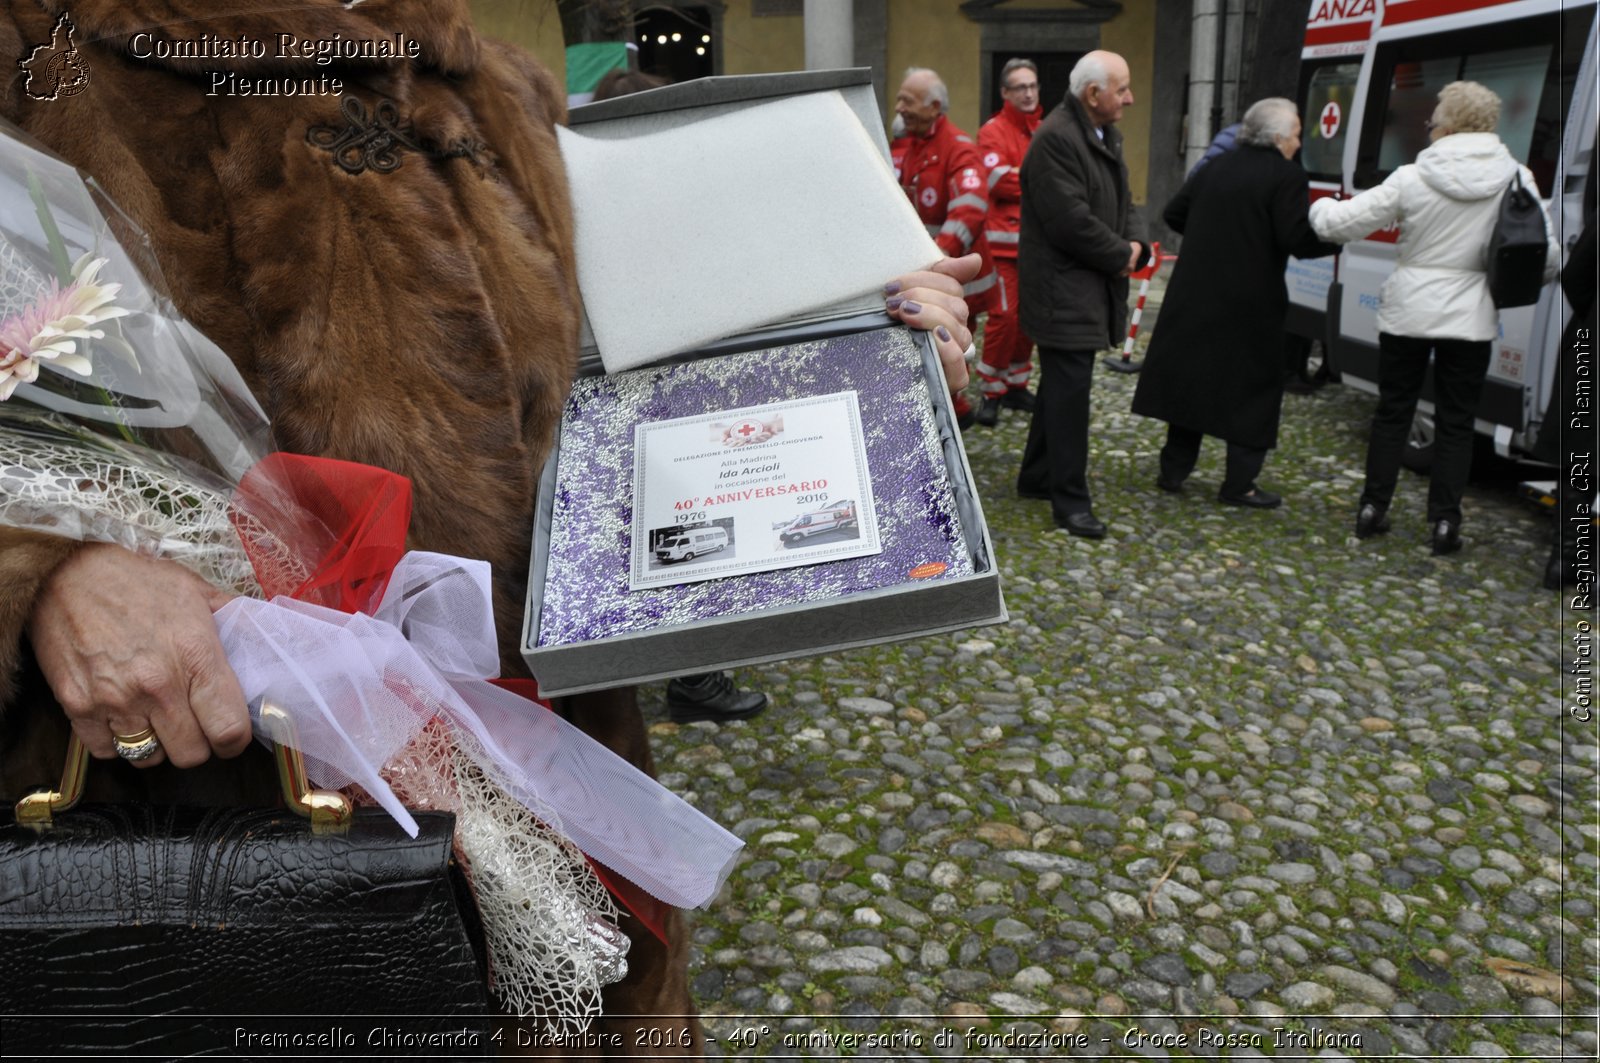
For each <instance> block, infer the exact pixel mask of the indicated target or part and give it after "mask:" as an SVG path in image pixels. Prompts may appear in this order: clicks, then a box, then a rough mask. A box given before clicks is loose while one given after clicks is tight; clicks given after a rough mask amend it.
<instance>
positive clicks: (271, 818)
mask: <svg viewBox="0 0 1600 1063" xmlns="http://www.w3.org/2000/svg"><path fill="white" fill-rule="evenodd" d="M263 718H264V719H267V720H268V721H269V725H270V726H273V727H275V728H277V730H276V731H275V732H274V733H275V735H278V736H281V737H287V734H285V732H284V730H283V728H284V727H285V726H286V724H285V722H284V721H285V720H286V717H284V716H283V715H282V714H281V712H279V710H276V709H274V708H272V707H270V706H269V707H268V708H266V709H265V710H263ZM277 756H278V764H279V770H280V777H281V778H282V780H283V782H284V791H285V797H286V800H287V803H288V804H289V806H290V809H292V810H293V811H290V810H286V809H256V810H249V809H197V808H184V807H159V806H150V805H98V806H95V805H90V806H85V807H83V808H77V809H72V806H73V805H74V804H75V803H76V801H77V797H78V795H79V794H80V793H81V792H82V783H83V774H84V771H85V770H86V767H87V760H88V758H87V754H86V753H85V751H84V750H83V749H82V747H81V745H79V743H78V742H77V739H76V738H74V739H73V740H72V748H71V749H70V750H69V753H68V756H67V767H66V770H65V771H64V773H63V776H62V783H61V789H60V790H59V791H55V792H48V793H43V794H33V795H30V796H29V797H26V798H24V799H23V800H22V801H21V802H18V805H17V808H16V812H15V814H14V815H13V817H12V818H11V819H10V820H9V821H5V822H3V823H0V1046H3V1050H4V1052H5V1054H6V1055H7V1056H18V1055H54V1056H63V1055H66V1056H73V1055H84V1056H90V1055H104V1054H107V1053H118V1052H121V1053H127V1054H133V1055H139V1056H142V1057H145V1058H151V1057H152V1056H155V1057H157V1058H159V1057H163V1056H169V1055H170V1056H189V1055H230V1056H234V1057H236V1058H237V1057H240V1056H250V1055H261V1056H268V1055H272V1056H282V1055H300V1056H326V1057H328V1058H343V1057H348V1056H356V1055H367V1056H371V1055H374V1054H376V1055H378V1056H385V1055H392V1056H395V1057H398V1056H402V1055H405V1056H410V1055H419V1054H428V1053H429V1052H430V1051H434V1050H437V1051H438V1052H439V1053H441V1054H445V1055H452V1056H473V1055H482V1054H485V1053H488V1052H492V1046H489V1045H488V1020H487V1018H486V1015H487V1013H488V1012H489V1002H488V999H487V994H486V985H487V980H486V977H485V969H484V964H483V961H482V958H481V956H480V954H479V952H478V950H477V948H476V947H475V942H476V941H478V940H481V935H479V934H478V933H477V930H478V927H477V909H476V906H475V905H474V904H473V901H472V898H471V895H470V892H469V891H467V889H466V888H465V883H464V880H463V877H462V876H461V874H460V872H459V869H457V868H456V867H455V865H454V864H453V863H452V861H451V855H450V854H451V836H452V833H453V830H454V824H455V818H454V816H452V815H450V814H449V813H446V812H419V813H416V819H417V823H418V825H419V827H420V831H419V833H418V835H417V837H416V838H414V839H413V838H410V837H408V836H407V835H406V833H405V832H404V831H403V830H401V829H400V827H399V825H398V824H396V823H395V822H394V821H393V820H392V819H391V818H390V817H389V815H388V814H387V813H385V812H383V811H381V810H378V809H362V810H352V809H351V808H350V805H349V803H348V801H347V800H346V799H345V798H344V797H343V796H342V795H340V794H336V793H328V792H324V791H312V790H310V789H309V788H308V787H307V786H306V784H305V771H304V766H303V764H302V763H301V761H300V757H299V754H298V753H297V752H296V751H295V750H294V749H293V748H291V747H290V746H288V745H285V744H280V745H279V746H278V752H277ZM68 809H72V811H70V813H68V812H67V810H68ZM64 813H65V814H64ZM297 813H298V815H297ZM386 1048H387V1049H390V1050H392V1051H389V1052H386V1051H385V1049H386Z"/></svg>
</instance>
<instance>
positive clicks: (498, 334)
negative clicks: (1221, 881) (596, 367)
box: [0, 0, 689, 1013]
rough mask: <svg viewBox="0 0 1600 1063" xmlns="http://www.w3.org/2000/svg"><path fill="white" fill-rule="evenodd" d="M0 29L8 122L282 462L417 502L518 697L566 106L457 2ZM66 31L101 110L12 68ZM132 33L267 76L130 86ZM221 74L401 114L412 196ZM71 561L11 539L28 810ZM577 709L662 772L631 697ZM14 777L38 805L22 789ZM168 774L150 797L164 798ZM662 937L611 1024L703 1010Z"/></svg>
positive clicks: (1, 572)
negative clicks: (337, 470)
mask: <svg viewBox="0 0 1600 1063" xmlns="http://www.w3.org/2000/svg"><path fill="white" fill-rule="evenodd" d="M3 10H4V15H3V16H0V69H3V70H7V71H12V72H13V74H12V76H11V77H10V79H9V80H8V81H6V82H5V88H4V93H3V96H0V113H3V114H4V116H5V117H7V118H9V119H10V120H12V121H14V122H16V123H17V124H18V125H20V126H21V127H22V128H23V129H24V130H26V131H27V132H28V133H30V134H32V135H33V136H34V137H36V138H38V139H39V140H41V141H43V142H44V143H45V144H46V145H47V146H49V147H50V148H51V149H53V150H54V151H56V152H57V153H58V154H60V155H62V156H64V157H65V158H67V159H68V160H69V161H71V162H72V163H74V164H75V165H77V166H79V167H80V168H82V169H83V170H85V171H87V172H88V173H89V174H91V175H93V176H94V177H95V178H96V179H97V180H98V181H99V183H100V184H101V186H102V187H104V188H105V190H106V191H107V192H108V193H109V194H110V196H111V198H112V199H114V200H115V201H116V202H117V203H118V204H119V205H120V206H121V207H122V209H123V210H125V211H126V212H127V213H128V214H129V215H130V216H131V217H132V218H133V219H134V221H136V222H137V223H138V224H139V225H140V226H142V227H143V228H144V230H145V231H146V232H147V233H148V234H149V235H150V238H151V241H152V243H153V245H154V248H155V251H156V255H157V257H158V259H159V261H160V266H161V269H162V271H163V274H164V277H163V279H164V283H165V285H166V287H167V289H168V290H169V291H170V294H171V297H172V299H173V302H174V303H175V304H176V305H177V307H178V308H179V309H180V310H181V311H182V312H183V313H184V314H186V315H187V316H188V317H189V319H190V320H191V321H193V322H194V323H195V324H196V325H197V326H198V327H199V328H200V329H201V330H202V331H204V332H205V333H206V334H207V335H209V336H210V338H211V339H212V340H214V341H215V342H216V343H217V344H218V345H219V346H221V347H222V349H223V350H225V351H227V352H228V353H229V355H230V357H232V359H233V360H234V361H235V363H236V364H237V365H238V366H239V369H240V370H241V372H242V373H243V374H244V377H245V379H246V381H247V382H248V383H249V385H250V386H251V388H252V390H253V391H254V393H255V395H256V396H257V398H258V399H259V400H260V401H261V402H262V404H263V405H264V406H265V407H266V409H267V412H268V414H269V416H271V418H272V420H273V424H274V429H275V433H276V443H277V445H278V446H279V447H280V448H282V449H284V450H289V451H296V452H300V453H307V454H318V455H327V456H333V457H338V458H343V459H348V460H352V461H359V462H365V463H369V464H372V465H378V466H382V467H384V468H388V469H392V470H394V471H396V472H399V473H402V474H404V475H406V476H408V477H410V479H411V481H412V484H413V486H414V492H415V509H414V516H413V519H412V524H411V535H410V538H411V545H412V546H414V547H417V548H423V549H432V550H439V551H443V552H446V553H455V554H461V555H465V556H470V557H478V558H484V559H487V560H488V561H490V562H491V563H492V565H493V569H494V579H495V615H496V621H497V627H498V630H499V631H500V633H501V657H502V663H503V666H504V670H505V672H506V673H507V674H512V675H522V674H526V671H525V668H524V666H523V663H522V660H521V657H520V654H519V653H518V650H517V645H518V642H519V635H520V631H521V612H522V603H523V593H524V581H525V578H526V572H527V563H528V548H529V542H530V537H531V530H530V528H531V525H530V521H531V517H532V508H533V499H534V493H535V490H536V485H537V477H538V474H539V470H540V468H541V465H542V463H543V461H544V459H545V457H546V454H547V452H548V449H549V447H550V441H551V436H552V429H553V427H554V425H555V424H556V422H557V419H558V417H559V414H560V408H561V404H562V402H563V400H564V399H565V397H566V393H567V389H568V387H569V385H570V382H571V378H572V375H573V372H574V368H575V364H576V356H575V351H576V346H577V328H578V294H577V282H576V277H575V273H574V263H573V254H572V223H571V217H570V212H569V207H568V200H567V188H566V179H565V175H564V172H563V169H562V165H561V160H560V156H559V154H558V151H557V148H556V139H555V133H554V127H555V125H556V123H557V122H560V121H563V120H564V119H565V104H564V101H563V97H562V93H561V91H560V88H559V87H558V86H557V85H556V83H555V81H554V79H553V78H552V77H551V75H550V74H549V72H548V71H546V70H544V69H543V68H542V67H540V66H539V65H538V64H536V63H535V62H533V61H532V60H531V59H530V58H529V57H527V56H526V55H524V54H523V53H521V52H519V51H517V50H515V49H513V48H510V47H508V46H505V45H502V44H499V43H496V42H492V41H488V40H485V39H481V38H479V37H478V36H477V34H476V32H475V31H474V29H473V26H472V23H471V19H470V17H469V15H468V13H467V6H466V4H465V2H464V0H366V2H365V3H362V4H360V5H359V6H357V7H354V8H351V9H348V10H347V9H346V8H345V6H344V5H343V4H341V3H339V2H337V0H300V2H297V3H294V4H287V5H286V4H283V3H281V2H278V0H234V2H230V3H222V4H219V3H216V2H215V0H137V2H129V0H71V2H70V3H69V2H64V0H6V2H5V3H4V7H3ZM63 11H69V12H70V16H71V19H72V21H73V22H74V23H75V25H76V33H75V43H76V46H77V48H78V50H79V53H80V55H81V58H82V61H83V64H84V65H85V66H86V67H87V71H88V76H89V78H88V83H87V85H86V86H85V87H84V88H83V89H82V91H80V92H78V93H77V94H75V95H71V96H63V97H62V98H60V99H56V100H50V101H38V100H34V99H31V98H29V96H28V95H27V93H26V92H25V91H24V77H23V75H21V74H18V73H16V72H17V71H18V62H19V60H20V59H22V58H24V57H26V56H28V55H29V53H30V52H31V50H32V48H33V47H34V46H35V45H38V44H42V43H44V42H46V41H49V40H50V39H51V31H52V28H53V26H54V25H55V22H56V19H57V17H58V16H59V15H60V14H61V13H62V12H63ZM141 31H148V32H151V33H152V34H153V39H155V40H166V41H173V42H176V41H180V40H185V39H193V38H196V37H197V36H199V35H201V34H207V35H215V36H216V37H217V38H223V39H238V38H240V37H244V38H248V39H251V40H261V41H264V42H266V43H267V44H268V50H269V55H268V56H267V58H265V59H250V60H230V59H170V60H163V59H161V58H156V57H150V58H140V57H138V53H139V52H148V51H150V41H151V38H146V39H145V40H144V41H136V38H135V35H136V34H138V33H139V32H141ZM397 31H400V32H404V33H405V34H406V35H407V36H408V37H409V38H411V39H414V40H415V41H416V42H417V43H418V45H419V47H420V50H421V55H420V57H419V58H417V59H416V60H414V61H409V62H404V61H403V62H393V61H387V62H379V61H368V62H365V63H360V62H341V63H338V64H335V65H332V66H317V65H316V64H315V63H314V62H312V61H311V60H309V59H285V60H280V59H278V58H276V57H275V56H274V55H272V54H270V53H271V52H273V51H274V50H275V49H274V48H273V47H272V46H273V45H275V44H276V41H277V34H278V33H280V32H288V33H293V34H295V35H297V36H298V37H300V38H302V39H327V38H332V37H334V36H335V35H336V34H337V35H339V36H341V37H342V38H344V39H346V40H357V41H360V40H384V39H389V40H392V39H393V34H394V33H395V32H397ZM130 49H131V50H130ZM214 70H222V71H231V72H234V73H236V74H237V75H239V76H240V77H249V78H255V77H292V78H306V77H310V78H315V77H318V76H322V75H327V76H337V77H339V78H340V79H342V81H343V82H344V92H345V97H344V98H345V99H346V100H350V99H355V100H359V101H360V102H361V104H362V105H363V107H364V108H365V111H366V113H367V114H368V116H371V115H372V114H373V113H375V110H376V108H377V106H378V104H379V103H380V101H389V102H392V103H393V105H394V108H395V114H396V117H397V121H398V124H399V128H401V130H402V131H403V132H404V138H403V140H402V143H401V145H400V146H399V147H398V149H397V157H398V159H399V166H398V168H395V169H393V170H392V171H389V172H382V167H381V166H379V167H374V166H373V165H370V164H371V163H372V162H374V161H375V160H373V159H370V158H369V159H362V158H360V155H359V151H358V152H357V153H356V156H355V157H354V159H353V160H352V161H353V162H354V164H355V167H356V168H357V172H351V171H350V169H348V168H346V167H344V166H342V165H340V164H339V163H338V162H336V159H335V155H334V154H333V153H332V152H331V151H329V150H327V149H325V148H323V147H320V146H318V145H317V144H315V143H312V142H311V139H310V138H309V137H308V133H309V132H310V131H312V130H315V129H317V128H319V127H322V128H327V129H330V130H334V131H340V130H344V129H346V128H347V127H349V126H350V125H351V122H350V121H349V120H348V118H347V116H346V115H344V114H342V113H341V109H340V108H341V98H340V97H339V96H336V95H296V96H260V95H249V96H228V95H216V96H212V95H207V90H208V89H209V88H210V87H211V85H212V80H211V77H210V75H209V73H208V72H209V71H214ZM71 549H72V547H71V545H70V544H66V543H63V542H61V541H59V540H51V539H48V538H44V537H38V536H32V535H29V534H25V533H20V532H16V531H4V530H0V587H5V588H6V591H7V593H6V596H5V598H4V599H3V600H0V704H5V705H6V706H7V708H8V712H7V720H6V722H5V727H6V731H7V732H8V733H7V734H6V735H4V736H0V740H4V741H5V742H6V749H5V753H6V758H5V759H6V760H7V762H8V763H7V768H6V770H5V771H4V772H3V773H0V788H3V789H4V790H5V791H6V792H7V793H9V794H12V795H14V792H15V790H16V789H17V788H19V787H21V786H22V785H23V784H27V783H37V782H48V781H52V779H51V778H50V773H51V770H52V769H50V768H49V767H48V766H45V765H41V762H40V757H41V756H42V755H41V754H38V753H36V752H33V751H32V750H29V747H28V744H27V743H26V742H25V741H24V739H23V737H22V735H23V732H26V731H30V730H31V731H35V732H42V733H47V734H49V735H50V737H49V739H48V741H47V744H49V743H54V745H53V746H52V748H54V749H60V748H62V747H61V745H60V743H61V742H63V741H64V738H63V737H62V736H63V735H64V733H65V732H64V731H63V730H61V729H60V723H61V721H60V711H59V709H54V708H53V706H50V705H46V704H40V702H41V701H44V700H45V694H47V692H46V691H44V688H43V686H42V684H40V683H39V681H38V677H37V672H36V669H34V668H30V667H29V666H28V663H27V660H26V657H27V651H26V645H25V641H24V640H23V638H22V633H23V627H24V624H25V622H26V619H27V616H28V614H29V612H30V610H31V608H32V603H33V600H34V597H35V596H36V594H37V590H38V587H39V584H40V582H42V580H43V579H44V578H45V577H46V576H47V575H48V574H49V573H50V571H51V570H52V569H53V568H54V566H55V564H57V563H59V561H60V559H61V558H62V557H64V556H66V554H67V553H68V552H69V551H70V550H71ZM24 702H31V703H32V704H26V705H25V704H22V703H24ZM565 709H566V711H568V712H569V713H570V714H571V715H572V717H573V719H574V721H575V722H576V723H578V724H579V726H582V727H584V728H585V729H586V730H589V731H590V732H591V733H594V734H595V735H596V737H598V738H600V739H601V740H602V741H604V742H606V744H607V745H609V746H611V747H612V748H613V749H615V750H617V751H618V752H619V753H621V754H622V755H623V756H625V757H627V758H628V759H630V760H632V761H633V762H634V763H636V764H639V765H640V766H642V767H645V768H646V770H648V767H649V752H648V747H647V744H646V739H645V736H644V730H643V725H642V720H641V719H640V716H639V713H638V709H637V706H636V704H635V702H634V700H633V698H632V695H631V692H618V693H617V694H615V695H614V696H611V697H605V696H601V697H598V698H594V699H590V701H589V703H588V704H587V705H585V704H583V703H576V704H570V705H567V706H565ZM52 710H53V714H52ZM24 750H29V751H28V752H27V754H26V755H25V756H22V757H20V759H21V760H22V761H23V764H20V765H19V764H18V760H19V756H18V754H21V753H22V752H23V751H24ZM55 760H56V763H59V754H57V755H56V758H55ZM24 766H25V767H26V768H27V769H28V770H31V771H33V772H34V777H33V778H19V777H18V771H17V769H18V768H19V767H24ZM111 769H115V771H113V770H111ZM163 771H170V769H163V768H158V769H152V770H150V771H146V772H139V773H137V775H138V781H139V782H140V783H149V784H151V785H152V786H155V785H156V780H155V779H154V778H153V777H154V776H156V775H158V774H159V773H161V772H163ZM96 775H99V776H102V777H103V778H107V779H110V778H121V779H124V780H132V779H133V778H134V773H132V772H131V771H129V770H127V769H126V766H123V765H100V764H96V765H95V766H94V768H93V769H91V778H93V777H94V776H96ZM181 789H183V787H180V790H181ZM624 922H625V923H631V922H632V921H631V920H625V921H624ZM670 929H671V930H673V931H675V932H676V933H675V934H674V937H675V941H676V943H677V947H676V948H675V949H674V953H675V955H674V956H671V957H667V956H664V955H660V954H659V953H660V950H659V949H654V950H653V949H652V947H651V943H650V942H648V941H643V942H640V943H639V944H638V945H636V947H635V953H634V959H633V964H634V968H635V973H634V975H633V976H632V977H630V978H629V980H628V983H625V984H624V987H623V992H621V993H615V992H614V993H612V994H609V995H608V999H607V1011H608V1012H613V1011H623V1012H636V1013H661V1012H679V1013H682V1012H685V1011H688V1010H689V1001H688V995H687V990H686V986H685V984H684V962H683V957H684V950H683V943H682V933H681V924H678V923H677V922H676V920H674V925H673V926H672V927H671V928H670Z"/></svg>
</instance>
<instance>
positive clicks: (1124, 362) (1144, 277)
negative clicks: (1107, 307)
mask: <svg viewBox="0 0 1600 1063" xmlns="http://www.w3.org/2000/svg"><path fill="white" fill-rule="evenodd" d="M1170 258H1171V259H1172V261H1174V262H1175V261H1177V258H1178V256H1177V255H1172V256H1170ZM1160 271H1161V243H1160V241H1157V242H1156V243H1153V244H1151V245H1150V264H1149V265H1148V266H1146V267H1145V268H1144V269H1141V270H1136V271H1135V272H1133V273H1132V274H1130V276H1133V277H1137V278H1138V279H1139V301H1138V302H1136V303H1134V304H1133V317H1132V319H1131V320H1129V322H1128V338H1127V339H1126V340H1124V341H1123V344H1122V357H1120V358H1116V357H1113V358H1107V359H1106V367H1107V368H1109V369H1114V370H1116V371H1117V372H1119V373H1137V372H1138V371H1139V370H1140V369H1142V368H1144V363H1143V362H1136V361H1134V360H1133V338H1134V337H1135V336H1137V335H1139V319H1140V318H1141V317H1143V316H1144V300H1145V296H1147V295H1149V294H1150V282H1151V281H1152V280H1154V279H1155V275H1156V274H1157V273H1159V272H1160Z"/></svg>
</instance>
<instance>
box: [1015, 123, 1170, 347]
mask: <svg viewBox="0 0 1600 1063" xmlns="http://www.w3.org/2000/svg"><path fill="white" fill-rule="evenodd" d="M1135 240H1137V241H1139V243H1140V244H1142V245H1143V251H1142V252H1141V254H1140V261H1139V262H1138V263H1137V264H1136V266H1135V268H1138V267H1139V266H1142V265H1143V264H1144V260H1145V259H1147V258H1149V256H1150V241H1149V240H1148V239H1147V238H1146V237H1145V233H1144V219H1143V218H1141V217H1140V216H1139V212H1138V211H1136V210H1134V209H1133V193H1132V192H1131V191H1129V189H1128V167H1127V164H1126V163H1124V162H1123V161H1122V134H1121V133H1119V132H1117V127H1116V126H1114V125H1113V126H1107V127H1106V130H1105V139H1104V140H1103V141H1102V140H1101V139H1100V138H1099V137H1098V136H1096V135H1095V132H1094V126H1093V125H1092V124H1091V123H1090V121H1089V113H1088V111H1086V110H1085V109H1084V106H1083V104H1081V103H1079V102H1078V100H1077V99H1076V98H1075V97H1072V96H1068V97H1067V98H1066V99H1065V100H1064V101H1062V103H1061V105H1060V106H1059V107H1057V108H1056V109H1055V110H1053V111H1051V112H1050V113H1049V115H1047V116H1046V117H1045V119H1044V121H1042V122H1040V123H1039V128H1038V129H1037V130H1035V131H1034V134H1033V143H1032V144H1031V145H1030V146H1029V148H1028V154H1027V155H1026V156H1025V157H1024V158H1023V160H1022V228H1021V230H1020V236H1019V241H1020V242H1019V243H1018V245H1017V284H1018V287H1019V288H1021V290H1022V297H1021V303H1022V310H1021V313H1022V328H1023V330H1024V331H1025V332H1027V334H1028V335H1030V336H1032V337H1033V340H1034V342H1035V343H1037V344H1038V345H1039V346H1041V347H1055V348H1059V349H1062V350H1069V351H1098V350H1103V349H1104V348H1106V347H1115V346H1117V345H1119V344H1120V343H1121V342H1122V338H1123V336H1124V335H1125V334H1126V332H1127V327H1128V278H1127V277H1123V276H1119V274H1120V273H1121V272H1122V270H1123V269H1124V268H1126V267H1127V265H1128V251H1129V245H1130V244H1131V243H1132V242H1133V241H1135Z"/></svg>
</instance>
